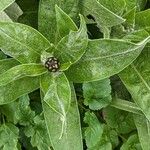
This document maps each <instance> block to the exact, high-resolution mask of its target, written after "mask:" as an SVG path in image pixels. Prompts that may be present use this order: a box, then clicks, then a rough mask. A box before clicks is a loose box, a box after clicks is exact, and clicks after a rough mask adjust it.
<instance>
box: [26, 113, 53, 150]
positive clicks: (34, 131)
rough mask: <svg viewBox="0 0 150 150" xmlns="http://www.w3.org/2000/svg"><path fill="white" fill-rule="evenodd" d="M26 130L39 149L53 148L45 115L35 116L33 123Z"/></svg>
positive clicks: (32, 142)
mask: <svg viewBox="0 0 150 150" xmlns="http://www.w3.org/2000/svg"><path fill="white" fill-rule="evenodd" d="M24 132H25V135H26V136H27V137H30V138H31V144H32V146H33V147H37V148H38V150H51V148H50V146H51V145H50V142H49V138H48V133H47V130H46V125H45V121H44V118H43V115H38V116H36V117H35V118H33V123H32V124H30V125H29V126H27V127H26V128H25V130H24Z"/></svg>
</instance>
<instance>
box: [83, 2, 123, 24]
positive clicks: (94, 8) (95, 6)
mask: <svg viewBox="0 0 150 150" xmlns="http://www.w3.org/2000/svg"><path fill="white" fill-rule="evenodd" d="M80 5H81V7H83V8H82V9H83V12H84V13H85V14H86V15H92V16H93V17H94V19H95V21H96V22H97V24H98V26H100V27H112V26H115V25H118V24H121V23H123V22H124V21H125V20H124V19H123V18H122V17H120V16H118V15H116V14H115V13H113V12H112V11H110V10H109V9H107V8H106V7H104V6H103V5H102V4H101V3H100V2H98V1H97V0H83V1H82V2H80Z"/></svg>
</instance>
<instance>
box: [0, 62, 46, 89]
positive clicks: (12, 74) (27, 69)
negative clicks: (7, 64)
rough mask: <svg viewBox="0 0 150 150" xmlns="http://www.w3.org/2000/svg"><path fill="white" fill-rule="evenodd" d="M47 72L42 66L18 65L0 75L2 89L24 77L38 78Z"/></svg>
mask: <svg viewBox="0 0 150 150" xmlns="http://www.w3.org/2000/svg"><path fill="white" fill-rule="evenodd" d="M46 72H47V69H46V68H45V67H44V66H43V65H41V64H33V63H32V64H22V65H17V66H15V67H13V68H11V69H9V70H8V71H6V72H4V73H2V74H0V87H1V86H4V85H7V84H8V83H11V82H13V81H14V80H18V79H21V78H23V77H36V76H40V75H42V74H44V73H46Z"/></svg>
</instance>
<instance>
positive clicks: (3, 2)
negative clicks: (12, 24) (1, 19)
mask: <svg viewBox="0 0 150 150" xmlns="http://www.w3.org/2000/svg"><path fill="white" fill-rule="evenodd" d="M14 1H15V0H0V11H3V10H4V9H5V8H7V7H8V6H9V5H11V4H12V3H13V2H14Z"/></svg>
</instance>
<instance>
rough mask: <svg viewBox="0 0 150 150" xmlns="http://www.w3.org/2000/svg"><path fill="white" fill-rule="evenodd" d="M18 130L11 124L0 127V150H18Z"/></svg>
mask: <svg viewBox="0 0 150 150" xmlns="http://www.w3.org/2000/svg"><path fill="white" fill-rule="evenodd" d="M18 138H19V129H18V128H17V127H16V126H14V125H13V124H11V123H7V124H2V125H0V139H1V140H0V148H1V150H12V149H13V150H18V148H17V143H18Z"/></svg>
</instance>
